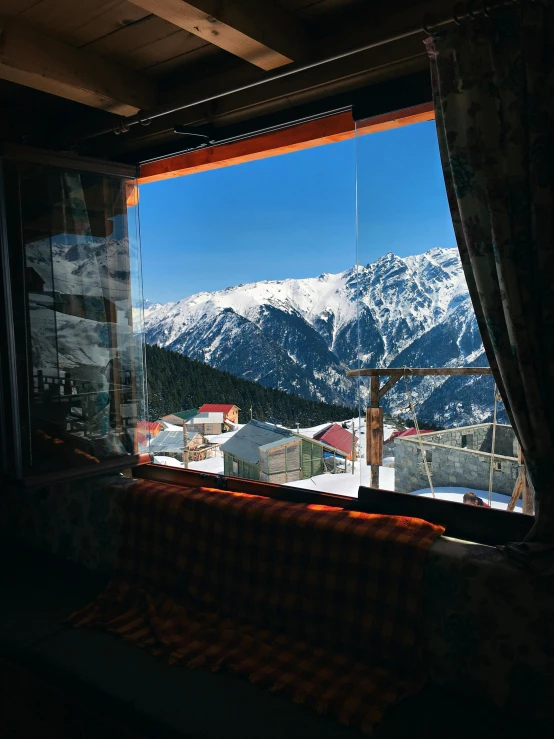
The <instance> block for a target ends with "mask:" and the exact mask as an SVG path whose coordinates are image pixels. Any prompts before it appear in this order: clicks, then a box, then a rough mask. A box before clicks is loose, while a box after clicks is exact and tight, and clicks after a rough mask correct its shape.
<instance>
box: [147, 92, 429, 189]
mask: <svg viewBox="0 0 554 739" xmlns="http://www.w3.org/2000/svg"><path fill="white" fill-rule="evenodd" d="M434 118H435V113H434V110H433V104H432V103H431V102H429V103H422V104H420V105H414V106H412V107H410V108H404V109H403V110H397V111H394V112H391V113H386V114H384V115H378V116H374V117H372V118H367V119H366V120H363V121H358V122H357V123H355V122H354V119H353V118H352V113H351V111H346V112H342V113H336V114H334V115H329V116H326V117H324V118H318V119H317V120H313V121H307V122H305V123H299V124H296V125H292V126H288V127H287V128H282V129H280V130H279V131H271V132H269V133H263V134H259V135H257V136H251V137H250V138H246V139H243V140H241V141H235V142H233V143H229V144H220V145H215V146H210V147H206V148H203V149H197V150H196V151H191V152H187V153H185V154H175V155H174V156H170V157H167V158H165V159H159V160H157V161H154V162H146V163H145V164H141V165H140V167H139V175H138V179H137V182H138V184H139V185H145V184H148V183H150V182H159V181H161V180H167V179H172V178H175V177H184V176H186V175H191V174H197V173H198V172H207V171H209V170H211V169H219V168H220V167H231V166H233V165H235V164H244V163H245V162H253V161H257V160H259V159H267V158H268V157H274V156H279V155H281V154H290V153H292V152H294V151H302V150H303V149H311V148H314V147H316V146H323V145H324V144H332V143H337V142H338V141H347V140H348V139H352V138H354V136H365V135H367V134H371V133H379V132H381V131H388V130H390V129H392V128H401V127H403V126H409V125H411V124H412V123H422V122H423V121H432V120H434Z"/></svg>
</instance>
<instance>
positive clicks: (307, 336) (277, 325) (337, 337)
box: [145, 247, 493, 426]
mask: <svg viewBox="0 0 554 739" xmlns="http://www.w3.org/2000/svg"><path fill="white" fill-rule="evenodd" d="M358 296H359V301H358ZM145 329H146V339H147V341H148V342H149V343H152V344H156V345H158V346H162V347H165V348H168V349H171V350H173V351H177V352H179V353H182V354H185V355H187V356H189V357H191V358H193V359H197V360H200V361H203V362H205V363H206V364H210V365H212V366H214V367H217V368H218V369H223V370H225V371H228V372H231V373H232V374H235V375H237V376H238V377H243V378H245V379H249V380H255V381H257V382H260V383H261V384H262V385H266V386H269V387H280V388H281V389H286V390H288V391H289V392H294V393H297V394H299V395H301V396H303V397H307V398H314V399H317V400H320V401H323V402H328V403H341V404H347V405H350V404H352V403H353V402H356V401H357V397H356V381H355V380H354V379H350V378H346V376H345V373H346V370H347V369H350V368H355V367H356V366H357V364H358V344H359V348H360V352H359V356H360V364H361V366H362V367H364V366H366V367H367V366H382V367H386V366H391V367H392V366H396V367H398V366H404V365H409V366H422V367H426V366H428V367H433V366H439V367H443V366H451V367H455V366H465V365H468V366H487V364H488V363H487V360H486V357H485V353H484V350H483V346H482V343H481V338H480V335H479V331H478V328H477V323H476V320H475V315H474V312H473V308H472V305H471V301H470V298H469V294H468V291H467V286H466V283H465V278H464V275H463V271H462V267H461V263H460V259H459V255H458V251H457V249H456V248H447V249H445V248H441V247H435V248H433V249H430V250H429V251H427V252H425V253H423V254H418V255H413V256H408V257H399V256H397V255H395V254H394V253H393V252H388V253H387V254H384V255H383V256H381V257H379V258H378V259H377V260H375V261H374V262H372V263H369V264H366V265H360V266H359V267H353V268H350V269H348V270H344V271H342V272H339V273H335V274H333V273H323V274H321V275H319V276H317V277H308V278H299V279H295V278H290V279H286V280H262V281H258V282H253V283H248V284H243V285H236V286H233V287H228V288H225V289H224V290H217V291H214V292H207V291H204V292H201V293H197V294H195V295H191V296H189V297H187V298H183V299H182V300H179V301H174V302H171V303H167V304H155V305H152V306H150V307H148V308H147V309H146V310H145ZM488 380H489V381H490V382H489V384H490V385H491V389H490V393H488V395H490V397H491V398H492V397H493V393H492V380H491V378H488ZM411 382H412V391H413V394H414V397H415V398H416V400H417V402H418V408H419V410H420V411H421V412H422V413H423V414H424V416H426V417H425V418H424V420H426V421H429V422H434V423H440V424H443V425H447V426H448V425H454V424H457V425H459V424H461V423H469V422H474V423H475V422H483V421H485V420H488V418H489V416H490V413H491V410H492V402H491V401H488V400H486V397H487V392H488V391H487V390H486V388H485V385H487V378H475V377H465V378H458V377H453V378H448V379H447V380H444V379H443V378H439V379H438V380H437V379H436V378H422V379H415V378H414V379H413V380H412V381H411ZM361 385H362V387H361V396H362V397H361V400H362V402H363V403H365V401H366V399H367V392H368V391H367V387H366V383H364V382H362V383H361ZM401 385H402V383H399V384H398V386H397V387H395V388H394V389H393V390H392V391H391V392H390V393H388V394H387V396H386V398H385V408H386V409H387V410H388V411H389V412H391V413H393V414H398V413H399V412H401V411H402V410H404V411H405V408H406V396H405V388H404V387H401ZM443 385H444V387H442V386H443ZM447 396H448V397H451V401H450V402H448V403H445V398H446V397H447ZM475 398H477V401H476V402H474V399H475ZM435 401H436V402H435ZM422 418H423V417H422Z"/></svg>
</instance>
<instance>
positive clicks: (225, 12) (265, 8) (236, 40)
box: [131, 0, 308, 71]
mask: <svg viewBox="0 0 554 739" xmlns="http://www.w3.org/2000/svg"><path fill="white" fill-rule="evenodd" d="M131 2H133V3H134V4H135V5H138V6H140V7H141V8H144V9H145V10H148V11H149V12H151V13H154V14H155V15H158V16H160V17H161V18H164V19H165V20H167V21H169V22H170V23H173V24H174V25H176V26H179V27H180V28H183V29H184V30H186V31H189V32H190V33H194V34H195V35H196V36H200V38H203V39H205V40H206V41H209V42H210V43H212V44H214V45H215V46H219V47H220V48H222V49H225V51H228V52H229V53H231V54H234V55H235V56H238V57H240V58H241V59H244V60H245V61H247V62H250V63H251V64H253V65H255V66H256V67H259V68H261V69H264V70H266V71H267V70H271V69H276V68H278V67H282V66H284V65H286V64H290V63H291V62H293V61H299V60H300V59H302V58H303V57H304V56H305V55H306V53H307V50H308V49H307V47H308V41H307V37H306V36H305V34H304V31H303V29H302V26H301V25H300V24H299V22H298V21H297V20H296V19H295V18H294V17H293V16H292V15H289V14H288V13H286V12H285V11H283V9H282V8H281V7H280V6H279V5H277V4H276V3H274V2H273V0H264V2H263V3H261V2H259V0H242V1H241V2H234V1H233V0H217V1H216V0H192V1H191V2H185V1H184V0H131Z"/></svg>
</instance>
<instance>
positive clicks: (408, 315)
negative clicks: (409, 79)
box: [352, 121, 521, 511]
mask: <svg viewBox="0 0 554 739" xmlns="http://www.w3.org/2000/svg"><path fill="white" fill-rule="evenodd" d="M370 132H371V121H359V122H358V123H357V124H356V138H355V144H356V169H357V175H356V177H357V187H356V192H357V266H356V270H357V293H358V300H357V304H358V333H357V360H356V361H357V363H358V367H361V368H376V369H377V368H380V369H384V368H397V369H398V368H404V367H405V368H411V369H413V368H424V369H431V368H449V369H451V370H454V371H456V370H458V369H460V368H468V369H469V370H472V369H474V368H479V367H481V368H488V362H487V358H486V355H485V352H484V349H483V345H482V342H481V337H480V334H479V330H478V328H477V323H476V320H475V314H474V311H473V307H472V303H471V300H470V297H469V293H468V290H467V285H466V281H465V277H464V274H463V270H462V267H461V263H460V258H459V253H458V249H457V246H456V240H455V236H454V231H453V228H452V220H451V216H450V211H449V208H448V203H447V198H446V191H445V186H444V179H443V175H442V168H441V162H440V156H439V150H438V142H437V136H436V128H435V122H434V121H427V122H423V123H418V124H412V125H408V126H405V127H401V128H392V129H391V130H388V131H381V132H379V133H370ZM368 133H370V135H367V134H368ZM371 379H373V381H374V395H373V402H372V393H371V380H370V378H369V377H354V378H352V381H353V382H356V383H358V401H359V418H358V424H357V425H358V428H359V435H360V437H361V440H362V443H361V447H362V448H361V455H362V458H361V460H360V462H361V464H360V470H359V481H360V484H362V485H370V484H371V485H372V486H373V487H379V488H381V489H384V490H396V491H399V492H404V493H413V494H418V495H426V496H432V497H436V498H440V499H445V500H455V501H458V502H460V503H461V502H469V503H473V504H476V505H483V504H484V505H490V506H492V507H495V508H500V509H504V510H506V508H507V507H508V504H509V502H510V498H511V497H512V493H513V491H514V490H516V491H517V490H518V489H519V488H518V485H519V486H521V484H520V482H518V481H519V479H520V477H519V476H520V471H521V465H520V463H519V461H518V449H517V442H516V439H515V434H514V432H513V430H512V428H511V426H510V425H509V421H508V417H507V414H506V411H505V408H504V406H503V405H502V403H501V402H500V401H499V399H498V396H497V395H496V394H495V390H494V380H493V377H492V376H491V375H490V374H489V375H471V374H467V375H458V376H444V375H424V376H409V375H406V376H405V377H404V376H403V375H401V376H400V377H399V378H398V381H397V382H396V384H392V385H391V386H390V388H388V389H387V391H386V393H385V394H384V395H383V396H382V398H380V399H379V397H378V395H379V387H380V386H381V387H382V386H383V385H384V384H385V383H386V382H387V380H389V376H381V377H378V378H371ZM372 405H373V406H375V407H373V408H372V407H371V406H372ZM366 409H367V416H366ZM366 422H368V423H367V428H366ZM416 424H417V427H418V428H419V430H420V433H417V431H416V429H415V428H414V427H415V426H416ZM467 493H471V494H472V497H471V496H470V498H468V499H466V500H464V496H466V497H467ZM515 510H518V511H521V502H518V503H516V505H515Z"/></svg>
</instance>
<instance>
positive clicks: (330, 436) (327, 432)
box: [314, 423, 358, 454]
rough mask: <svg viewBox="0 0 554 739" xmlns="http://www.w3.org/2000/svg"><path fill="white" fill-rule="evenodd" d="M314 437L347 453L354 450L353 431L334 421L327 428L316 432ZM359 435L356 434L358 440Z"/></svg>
mask: <svg viewBox="0 0 554 739" xmlns="http://www.w3.org/2000/svg"><path fill="white" fill-rule="evenodd" d="M314 439H316V440H317V441H322V442H324V443H325V444H328V445H329V446H332V447H334V448H335V449H339V450H340V451H341V452H344V453H345V454H350V453H351V451H352V432H351V431H348V429H343V427H342V426H339V424H338V423H332V424H331V425H330V426H327V428H325V429H321V431H318V433H317V434H314ZM357 440H358V437H357V436H356V441H357Z"/></svg>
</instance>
